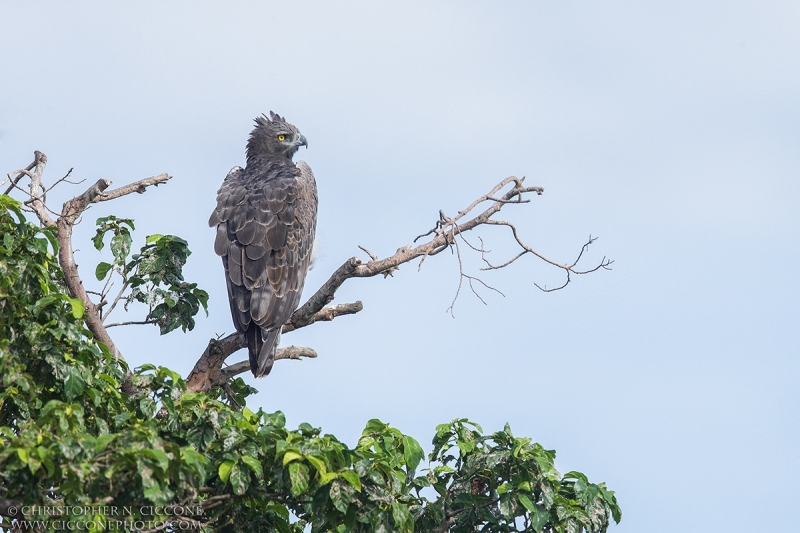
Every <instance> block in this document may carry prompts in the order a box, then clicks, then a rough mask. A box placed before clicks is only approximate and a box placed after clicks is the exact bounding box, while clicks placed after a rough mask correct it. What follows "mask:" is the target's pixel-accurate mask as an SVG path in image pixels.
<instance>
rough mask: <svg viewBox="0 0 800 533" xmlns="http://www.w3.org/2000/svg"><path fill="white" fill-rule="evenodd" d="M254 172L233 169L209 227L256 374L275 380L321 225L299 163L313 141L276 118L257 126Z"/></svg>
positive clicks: (310, 182)
mask: <svg viewBox="0 0 800 533" xmlns="http://www.w3.org/2000/svg"><path fill="white" fill-rule="evenodd" d="M255 122H256V127H255V129H253V132H252V133H251V134H250V139H249V140H248V142H247V165H246V166H245V168H241V167H234V168H233V169H232V170H231V171H230V172H229V173H228V175H227V176H226V177H225V181H223V182H222V186H221V187H220V188H219V191H218V192H217V207H216V209H214V212H213V213H211V218H210V219H209V221H208V224H209V226H211V227H216V229H217V237H216V239H215V241H214V251H215V252H216V253H217V255H219V256H220V257H222V264H223V266H224V267H225V281H226V283H227V286H228V299H229V301H230V307H231V315H232V316H233V323H234V325H235V326H236V331H238V332H240V333H244V335H245V337H246V338H247V348H248V352H249V355H250V370H251V371H252V372H253V375H254V376H256V377H260V376H265V375H267V374H269V372H270V370H271V369H272V363H273V361H274V358H275V350H276V349H277V344H278V338H279V337H280V331H281V327H282V326H283V324H284V323H286V321H287V320H289V317H290V316H291V315H292V313H293V312H294V310H295V309H297V306H298V304H299V303H300V293H301V292H302V291H303V282H304V281H305V279H306V272H308V268H309V266H310V264H311V250H312V248H313V245H314V232H315V230H316V225H317V185H316V182H315V181H314V174H313V173H312V172H311V168H310V167H309V166H308V165H307V164H306V163H305V162H304V161H298V162H297V164H296V165H295V164H294V162H292V156H293V155H294V154H295V152H296V151H297V149H298V148H299V147H300V146H307V145H308V143H307V142H306V138H305V137H304V136H303V135H301V134H300V132H299V131H298V130H297V128H295V127H294V126H293V125H291V124H289V123H288V122H286V121H285V120H284V119H283V118H281V117H280V116H278V115H276V114H275V113H273V112H271V111H270V118H267V117H266V116H261V117H258V118H256V121H255Z"/></svg>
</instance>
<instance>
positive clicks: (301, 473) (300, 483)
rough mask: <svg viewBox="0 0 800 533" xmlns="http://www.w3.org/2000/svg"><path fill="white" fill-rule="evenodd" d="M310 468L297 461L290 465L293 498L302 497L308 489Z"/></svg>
mask: <svg viewBox="0 0 800 533" xmlns="http://www.w3.org/2000/svg"><path fill="white" fill-rule="evenodd" d="M308 477H309V476H308V467H307V466H306V465H304V464H303V463H299V462H297V461H295V462H294V463H291V464H290V465H289V480H290V481H291V482H292V488H291V493H292V496H300V495H301V494H303V493H304V492H305V491H306V490H307V489H308Z"/></svg>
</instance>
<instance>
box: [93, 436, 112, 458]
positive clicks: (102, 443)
mask: <svg viewBox="0 0 800 533" xmlns="http://www.w3.org/2000/svg"><path fill="white" fill-rule="evenodd" d="M116 438H117V435H111V434H109V435H100V436H99V437H97V440H96V441H94V453H96V454H98V453H101V452H102V451H104V450H105V449H106V448H107V447H108V445H109V444H111V441H112V440H114V439H116Z"/></svg>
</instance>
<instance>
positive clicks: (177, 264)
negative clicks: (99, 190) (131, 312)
mask: <svg viewBox="0 0 800 533" xmlns="http://www.w3.org/2000/svg"><path fill="white" fill-rule="evenodd" d="M134 229H135V227H134V224H133V220H132V219H130V218H117V217H115V216H114V215H110V216H107V217H102V218H98V219H97V233H96V234H95V236H94V238H93V239H92V242H93V243H94V247H95V248H97V250H102V249H103V247H104V245H105V243H104V240H103V239H104V238H105V235H106V233H108V232H112V233H113V236H112V237H111V246H110V248H111V254H112V255H113V261H112V262H111V263H106V262H101V263H100V264H98V265H97V268H96V269H95V277H97V279H98V281H102V280H104V279H106V280H108V281H110V280H111V276H112V274H114V273H116V274H117V275H119V276H120V277H121V278H122V290H121V291H120V293H119V294H120V296H119V297H118V298H121V299H123V300H124V301H125V309H126V310H127V308H128V304H130V303H131V302H140V303H143V304H145V305H147V306H148V308H149V312H148V313H147V317H146V318H145V322H147V323H153V324H157V325H158V327H159V329H160V330H161V334H162V335H164V334H166V333H169V332H170V331H172V330H174V329H176V328H178V327H180V328H182V329H183V331H186V330H187V329H189V330H192V329H194V325H195V322H194V316H195V315H196V314H197V313H198V312H199V311H200V306H202V307H203V309H204V310H205V311H206V314H208V293H207V292H206V291H204V290H202V289H198V288H197V283H186V282H185V281H184V279H183V265H185V264H186V259H187V258H188V257H189V255H191V253H192V252H191V251H189V245H188V243H187V242H186V241H185V240H183V239H181V238H180V237H176V236H174V235H158V234H156V235H150V236H148V237H147V239H146V241H145V245H144V246H143V247H142V249H141V251H140V252H139V253H138V254H134V255H133V256H131V258H130V260H129V259H128V256H129V255H130V252H131V244H132V242H133V238H132V237H131V230H134ZM108 288H109V284H108V282H107V283H106V291H105V292H107V289H108ZM128 288H130V289H131V290H130V292H129V293H126V292H125V291H126V290H127V289H128ZM115 304H116V302H115ZM115 304H114V305H115ZM111 310H113V305H112V309H111ZM111 310H109V311H108V312H107V314H108V313H110V312H111Z"/></svg>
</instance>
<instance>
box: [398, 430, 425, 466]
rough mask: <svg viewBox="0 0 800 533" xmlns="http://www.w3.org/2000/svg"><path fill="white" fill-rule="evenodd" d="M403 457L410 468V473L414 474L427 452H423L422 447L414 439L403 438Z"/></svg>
mask: <svg viewBox="0 0 800 533" xmlns="http://www.w3.org/2000/svg"><path fill="white" fill-rule="evenodd" d="M403 456H404V458H405V461H406V466H408V471H409V472H414V471H415V470H416V469H417V466H419V463H420V461H422V459H423V457H425V452H423V451H422V446H420V445H419V442H417V441H416V440H415V439H413V438H412V437H409V436H407V435H404V436H403Z"/></svg>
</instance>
